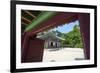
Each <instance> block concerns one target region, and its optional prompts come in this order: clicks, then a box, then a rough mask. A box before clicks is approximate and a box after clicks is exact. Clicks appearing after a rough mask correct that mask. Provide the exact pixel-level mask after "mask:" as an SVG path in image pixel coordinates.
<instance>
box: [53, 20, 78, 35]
mask: <svg viewBox="0 0 100 73" xmlns="http://www.w3.org/2000/svg"><path fill="white" fill-rule="evenodd" d="M75 25H79V21H78V20H77V21H75V22H71V23H69V24H65V25H62V26H58V27H57V28H54V29H53V30H58V31H60V32H62V33H68V32H70V31H72V30H73V27H74V26H75Z"/></svg>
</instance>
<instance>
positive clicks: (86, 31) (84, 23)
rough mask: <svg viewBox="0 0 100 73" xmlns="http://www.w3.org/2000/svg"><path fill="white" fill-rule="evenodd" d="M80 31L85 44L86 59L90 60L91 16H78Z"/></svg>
mask: <svg viewBox="0 0 100 73" xmlns="http://www.w3.org/2000/svg"><path fill="white" fill-rule="evenodd" d="M78 19H79V23H80V30H81V33H82V38H83V42H84V52H85V58H86V59H90V14H89V13H80V14H79V15H78Z"/></svg>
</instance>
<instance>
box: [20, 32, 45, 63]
mask: <svg viewBox="0 0 100 73" xmlns="http://www.w3.org/2000/svg"><path fill="white" fill-rule="evenodd" d="M21 49H22V50H21V55H22V56H21V62H22V63H28V62H42V58H43V51H44V41H43V40H41V39H37V38H35V37H32V36H29V35H28V33H26V34H25V35H24V39H23V42H22V48H21Z"/></svg>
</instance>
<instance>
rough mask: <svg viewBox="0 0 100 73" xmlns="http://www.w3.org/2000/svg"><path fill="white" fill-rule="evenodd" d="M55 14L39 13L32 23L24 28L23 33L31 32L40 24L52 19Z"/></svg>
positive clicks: (48, 12)
mask: <svg viewBox="0 0 100 73" xmlns="http://www.w3.org/2000/svg"><path fill="white" fill-rule="evenodd" d="M56 13H57V12H52V11H51V12H50V11H45V12H41V13H40V15H39V16H38V17H37V18H35V19H34V20H33V21H32V23H30V24H29V25H28V26H27V27H26V28H25V32H26V31H31V30H32V29H33V28H35V27H37V26H39V25H41V23H42V22H44V21H46V20H48V19H50V18H51V17H53V16H54V15H55V14H56Z"/></svg>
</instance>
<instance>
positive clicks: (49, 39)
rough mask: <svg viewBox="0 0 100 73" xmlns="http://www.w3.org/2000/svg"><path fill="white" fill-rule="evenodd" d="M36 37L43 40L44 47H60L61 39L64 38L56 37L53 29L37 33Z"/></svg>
mask: <svg viewBox="0 0 100 73" xmlns="http://www.w3.org/2000/svg"><path fill="white" fill-rule="evenodd" d="M37 38H39V39H42V40H45V43H44V48H60V47H61V41H62V40H64V39H63V38H61V37H58V36H57V35H56V34H55V33H54V32H53V31H47V32H43V33H40V34H38V36H37Z"/></svg>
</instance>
